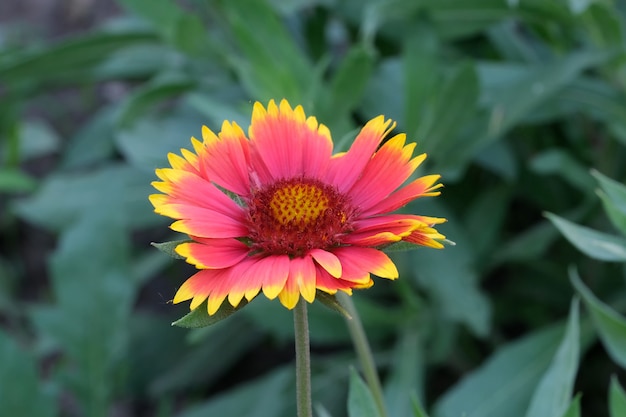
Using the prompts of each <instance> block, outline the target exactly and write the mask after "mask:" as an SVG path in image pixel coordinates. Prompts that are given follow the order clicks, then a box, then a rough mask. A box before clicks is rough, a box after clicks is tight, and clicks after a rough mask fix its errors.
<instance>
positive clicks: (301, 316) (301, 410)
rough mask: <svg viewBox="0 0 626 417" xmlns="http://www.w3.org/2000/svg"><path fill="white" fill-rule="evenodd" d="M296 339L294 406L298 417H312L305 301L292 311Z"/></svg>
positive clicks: (309, 356) (309, 354)
mask: <svg viewBox="0 0 626 417" xmlns="http://www.w3.org/2000/svg"><path fill="white" fill-rule="evenodd" d="M293 327H294V333H295V339H296V404H297V409H298V417H313V407H312V405H311V404H312V402H311V349H310V346H309V319H308V317H307V312H306V301H305V300H302V299H301V300H300V301H298V304H297V305H296V308H295V309H294V311H293Z"/></svg>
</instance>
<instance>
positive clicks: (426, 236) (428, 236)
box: [402, 227, 446, 249]
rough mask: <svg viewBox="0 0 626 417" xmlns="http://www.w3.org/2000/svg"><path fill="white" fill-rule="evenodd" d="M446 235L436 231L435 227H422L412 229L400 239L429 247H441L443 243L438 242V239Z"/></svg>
mask: <svg viewBox="0 0 626 417" xmlns="http://www.w3.org/2000/svg"><path fill="white" fill-rule="evenodd" d="M445 238H446V237H445V236H444V235H442V234H441V233H439V232H437V231H436V230H435V229H433V228H430V227H423V228H420V229H417V230H414V231H413V232H412V233H411V234H410V235H409V236H407V237H405V238H403V239H402V240H404V241H406V242H409V243H413V244H416V245H422V246H428V247H430V248H435V249H442V248H443V244H442V243H441V242H438V241H439V240H444V239H445Z"/></svg>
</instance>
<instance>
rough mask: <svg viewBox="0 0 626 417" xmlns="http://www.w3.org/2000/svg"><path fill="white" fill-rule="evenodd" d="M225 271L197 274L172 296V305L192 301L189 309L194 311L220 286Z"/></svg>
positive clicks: (200, 272)
mask: <svg viewBox="0 0 626 417" xmlns="http://www.w3.org/2000/svg"><path fill="white" fill-rule="evenodd" d="M224 271H225V270H223V269H218V270H210V269H205V270H202V271H199V272H197V273H196V274H194V275H193V276H192V277H191V278H189V279H188V280H187V281H185V282H184V283H183V285H182V286H181V287H180V288H179V289H178V291H177V292H176V295H175V296H174V300H173V302H174V304H177V303H180V302H182V301H186V300H189V299H193V300H192V302H191V305H190V309H191V310H194V309H195V308H197V307H198V306H199V305H200V304H202V302H203V301H204V300H206V299H207V297H209V295H210V294H211V293H212V292H213V291H214V290H215V288H216V287H217V286H219V285H220V283H221V281H222V280H223V278H224V276H225V273H224Z"/></svg>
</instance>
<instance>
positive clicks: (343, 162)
mask: <svg viewBox="0 0 626 417" xmlns="http://www.w3.org/2000/svg"><path fill="white" fill-rule="evenodd" d="M394 127H395V123H393V122H392V121H391V120H385V118H384V116H378V117H375V118H374V119H372V120H370V121H369V122H367V124H366V125H365V126H364V127H363V129H361V132H360V133H359V134H358V135H357V137H356V138H355V139H354V143H353V144H352V146H351V147H350V149H349V150H348V152H346V153H344V154H341V155H336V156H335V157H334V158H333V159H332V160H331V164H330V166H329V169H328V173H327V175H326V180H327V181H328V182H330V183H331V184H334V185H336V186H337V188H338V189H339V191H341V192H346V191H347V190H349V189H350V188H351V187H352V186H353V185H354V183H355V182H356V181H357V179H358V178H359V177H360V176H361V174H362V172H363V169H364V168H365V167H366V165H367V164H368V162H369V161H370V159H371V158H372V155H374V152H375V151H376V148H378V145H379V144H380V142H381V141H382V140H383V138H384V137H385V136H386V135H387V133H389V132H390V131H391V130H392V129H393V128H394Z"/></svg>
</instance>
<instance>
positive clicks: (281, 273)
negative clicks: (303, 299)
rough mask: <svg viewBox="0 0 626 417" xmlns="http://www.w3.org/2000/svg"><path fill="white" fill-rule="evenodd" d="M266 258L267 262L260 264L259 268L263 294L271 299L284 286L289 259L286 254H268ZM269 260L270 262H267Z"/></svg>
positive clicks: (287, 274) (287, 273)
mask: <svg viewBox="0 0 626 417" xmlns="http://www.w3.org/2000/svg"><path fill="white" fill-rule="evenodd" d="M266 259H268V261H267V263H264V264H262V265H260V268H259V270H260V272H261V274H260V275H261V276H262V278H263V294H265V296H266V297H267V298H269V299H270V300H273V299H274V298H276V297H277V296H278V295H279V294H280V292H281V291H282V290H283V288H284V287H285V284H286V282H287V278H288V276H289V268H290V267H289V264H290V260H289V257H288V256H287V255H277V256H268V257H267V258H266ZM270 260H271V262H272V263H269V261H270Z"/></svg>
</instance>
